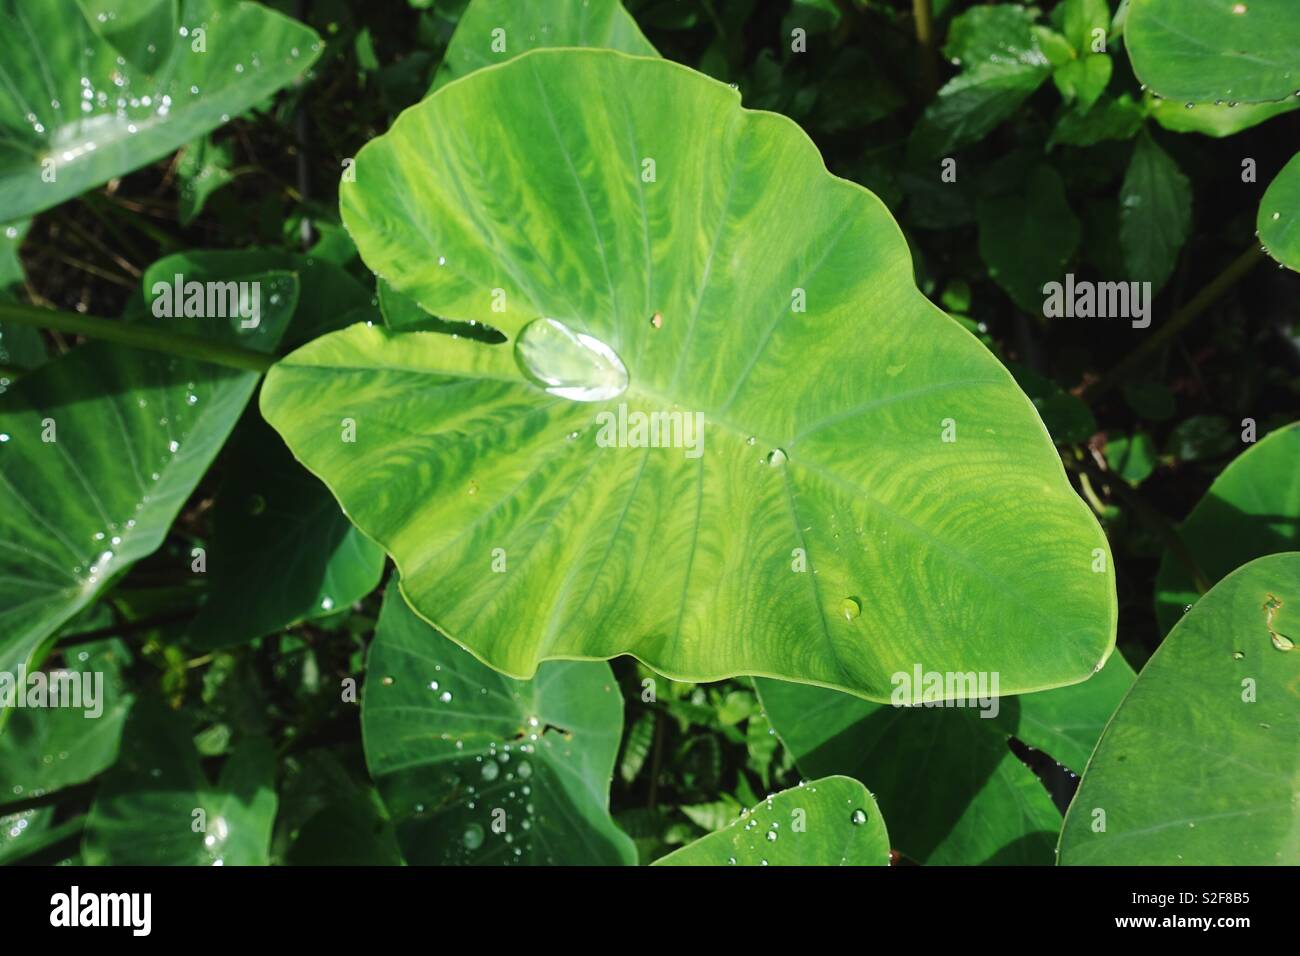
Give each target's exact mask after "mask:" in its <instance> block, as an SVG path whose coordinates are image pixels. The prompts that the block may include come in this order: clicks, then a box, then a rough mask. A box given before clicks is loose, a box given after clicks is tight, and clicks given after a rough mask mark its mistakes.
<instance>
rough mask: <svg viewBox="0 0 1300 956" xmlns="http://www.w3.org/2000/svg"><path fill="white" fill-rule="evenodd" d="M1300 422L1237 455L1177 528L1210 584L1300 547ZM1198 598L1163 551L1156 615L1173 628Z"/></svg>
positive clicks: (1179, 565)
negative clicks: (1298, 464)
mask: <svg viewBox="0 0 1300 956" xmlns="http://www.w3.org/2000/svg"><path fill="white" fill-rule="evenodd" d="M1297 460H1300V423H1297V424H1291V425H1288V426H1287V427H1286V428H1281V429H1278V430H1277V431H1275V432H1272V433H1271V434H1269V435H1267V436H1266V437H1265V438H1264V439H1262V440H1261V441H1260V442H1259V444H1257V445H1252V446H1249V447H1248V448H1247V449H1246V451H1244V452H1242V453H1241V454H1240V455H1238V456H1237V457H1236V458H1235V459H1233V460H1232V462H1230V463H1229V465H1228V467H1227V468H1225V469H1224V470H1223V472H1222V474H1220V475H1219V477H1218V478H1216V479H1215V481H1214V484H1212V485H1211V486H1210V490H1209V491H1207V492H1206V493H1205V496H1204V497H1203V498H1201V500H1200V501H1199V502H1198V503H1197V505H1196V507H1195V508H1193V509H1192V513H1191V514H1190V515H1188V516H1187V520H1186V521H1184V522H1183V524H1182V525H1181V527H1180V528H1179V531H1178V533H1179V536H1180V537H1181V538H1182V540H1183V544H1184V545H1185V546H1186V547H1187V549H1188V551H1189V552H1190V553H1191V555H1192V557H1193V558H1194V559H1195V561H1196V564H1197V567H1199V568H1200V569H1201V571H1203V572H1204V573H1205V576H1206V578H1207V580H1208V581H1209V582H1210V583H1211V584H1213V583H1214V582H1216V581H1218V580H1220V579H1221V578H1222V577H1224V576H1225V575H1226V574H1228V573H1229V572H1230V571H1232V570H1233V569H1234V568H1237V567H1240V566H1241V565H1243V564H1245V563H1246V562H1248V561H1252V560H1254V559H1255V558H1259V557H1263V556H1264V555H1267V554H1276V553H1277V552H1279V551H1292V550H1297V549H1300V470H1297V468H1296V461H1297ZM1195 601H1196V586H1195V584H1194V582H1193V581H1192V577H1191V574H1190V572H1188V571H1187V570H1186V569H1185V568H1184V567H1183V565H1182V563H1181V562H1179V561H1178V560H1177V559H1176V558H1174V557H1173V556H1172V555H1169V554H1166V555H1165V556H1164V557H1163V558H1162V559H1161V561H1160V571H1159V573H1158V574H1157V575H1156V618H1157V620H1158V621H1159V623H1160V629H1161V632H1162V633H1164V632H1168V631H1169V629H1170V628H1172V627H1173V626H1174V624H1176V623H1177V622H1178V619H1179V618H1181V617H1182V615H1183V610H1184V609H1185V608H1187V607H1188V606H1189V605H1191V604H1193V603H1194V602H1195Z"/></svg>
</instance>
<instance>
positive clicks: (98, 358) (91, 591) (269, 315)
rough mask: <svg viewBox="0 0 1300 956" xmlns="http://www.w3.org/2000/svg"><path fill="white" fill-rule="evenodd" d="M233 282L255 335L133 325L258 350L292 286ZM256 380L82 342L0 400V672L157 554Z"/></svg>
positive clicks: (190, 324) (223, 323) (290, 281)
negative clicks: (255, 316) (242, 290)
mask: <svg viewBox="0 0 1300 956" xmlns="http://www.w3.org/2000/svg"><path fill="white" fill-rule="evenodd" d="M228 278H231V279H234V278H235V277H233V276H230V277H228ZM240 278H242V279H244V280H246V281H250V282H251V281H257V282H259V283H260V291H261V296H262V311H261V321H260V324H259V325H258V326H257V327H256V328H253V329H241V328H240V327H239V326H240V324H241V323H240V320H239V319H237V318H233V319H217V318H208V319H196V318H187V319H182V318H175V319H154V318H152V317H150V318H148V319H145V320H142V321H144V322H147V323H154V324H170V325H171V327H174V328H177V329H178V330H180V331H184V332H187V333H190V334H208V335H210V336H211V338H212V339H213V341H219V342H225V343H228V344H237V345H242V346H244V347H247V348H254V349H259V350H262V351H269V350H271V349H273V348H274V347H275V344H276V342H277V341H278V340H279V337H280V335H281V334H282V333H283V331H284V328H285V326H286V325H287V324H288V320H289V317H290V316H291V315H292V314H293V311H294V305H295V303H296V302H297V298H298V283H297V280H296V279H295V278H294V276H292V275H290V274H287V273H276V272H269V273H262V274H260V275H252V276H243V277H240ZM257 379H258V376H257V375H256V374H254V373H252V372H240V371H235V370H232V369H228V368H223V367H220V366H216V365H212V364H209V363H206V362H199V361H195V360H190V359H183V358H174V357H170V356H167V355H163V354H159V353H154V352H145V351H140V350H135V349H130V348H125V347H122V346H118V345H110V344H106V343H102V342H92V343H90V344H88V345H83V346H81V347H79V348H77V349H74V350H73V351H72V352H70V353H68V354H67V355H65V356H63V357H61V358H58V359H56V360H54V361H51V362H48V363H47V364H45V365H43V366H41V367H40V368H38V369H37V370H36V371H34V372H31V373H29V374H28V375H26V376H25V377H24V378H23V379H22V380H21V381H20V382H19V383H18V384H17V385H16V386H14V387H12V388H10V389H9V390H8V391H7V392H5V394H3V395H0V670H8V671H13V670H15V669H16V668H17V667H18V666H20V665H22V664H24V663H26V662H27V661H28V660H29V659H30V656H31V655H32V653H33V652H34V651H35V650H36V649H37V648H38V647H39V646H40V644H41V642H42V641H43V640H45V638H47V637H48V636H49V635H51V634H53V633H54V631H55V630H56V629H57V628H58V626H59V625H60V624H62V623H63V622H64V621H66V620H68V619H69V618H71V617H72V616H73V615H74V614H76V613H77V612H78V611H79V610H81V609H82V608H84V607H86V606H87V605H89V604H90V603H91V602H92V601H94V599H95V597H96V596H97V595H98V594H99V593H100V592H101V591H102V590H103V589H104V587H105V586H106V585H107V584H108V582H109V581H110V580H112V579H113V578H114V577H115V576H116V575H117V574H118V573H120V572H121V571H123V570H125V569H126V568H127V567H128V566H129V565H130V564H131V563H132V562H134V561H137V560H139V559H140V558H143V557H145V556H146V555H148V554H151V553H152V552H153V551H154V550H155V549H157V547H158V546H159V545H160V544H161V543H162V541H163V538H164V537H165V535H166V534H167V530H168V528H170V527H171V523H172V520H173V519H174V518H175V517H176V514H177V512H178V511H179V510H180V508H181V506H182V505H183V504H184V503H185V500H186V498H188V497H189V495H190V493H191V492H192V491H193V490H194V487H195V485H197V484H198V482H199V479H200V478H202V477H203V473H204V472H205V471H206V470H207V468H208V465H209V464H210V463H211V461H212V459H213V458H214V457H215V456H216V454H217V452H218V451H219V450H220V448H221V446H222V444H223V443H224V442H225V440H226V436H227V435H229V434H230V430H231V429H232V428H234V426H235V422H236V421H237V420H238V419H239V415H240V412H241V411H242V410H243V408H244V406H245V405H246V404H247V402H248V399H249V398H250V397H251V395H252V393H253V388H254V387H255V386H256V384H257ZM47 439H50V440H47Z"/></svg>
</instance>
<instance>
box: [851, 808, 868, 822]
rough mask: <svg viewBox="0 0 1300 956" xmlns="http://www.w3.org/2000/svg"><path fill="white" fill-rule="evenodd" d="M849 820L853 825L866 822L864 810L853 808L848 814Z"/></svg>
mask: <svg viewBox="0 0 1300 956" xmlns="http://www.w3.org/2000/svg"><path fill="white" fill-rule="evenodd" d="M849 822H851V823H852V824H853V825H854V826H861V825H862V824H864V823H866V822H867V813H866V811H865V810H854V811H853V812H852V813H851V814H849Z"/></svg>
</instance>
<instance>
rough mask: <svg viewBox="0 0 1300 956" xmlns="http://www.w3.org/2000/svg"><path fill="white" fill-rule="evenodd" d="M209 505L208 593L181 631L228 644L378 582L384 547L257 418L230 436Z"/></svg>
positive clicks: (326, 608)
mask: <svg viewBox="0 0 1300 956" xmlns="http://www.w3.org/2000/svg"><path fill="white" fill-rule="evenodd" d="M228 454H229V456H230V459H231V462H232V470H231V477H230V479H229V481H228V482H227V484H226V485H225V486H224V487H223V488H222V489H221V492H220V494H219V495H218V497H217V502H216V506H215V508H214V509H213V527H214V533H213V537H212V541H211V543H210V545H209V548H208V555H207V573H208V575H209V579H210V581H211V584H210V591H209V594H208V599H207V602H206V603H205V604H204V606H203V609H202V610H201V611H200V612H199V615H198V617H197V618H196V619H195V620H194V623H193V624H191V625H190V627H189V629H188V632H187V636H188V637H189V638H190V639H191V640H192V641H193V642H194V644H195V646H197V647H201V648H214V647H229V646H231V645H234V644H240V643H243V642H245V641H250V640H252V639H253V638H255V637H261V636H262V635H264V634H270V633H272V632H273V631H277V630H279V629H280V628H283V627H286V626H288V625H290V624H293V623H296V622H298V621H302V620H308V619H311V618H316V617H323V616H325V615H327V614H332V613H334V612H335V611H337V610H339V609H342V608H346V607H348V606H349V605H351V604H353V603H355V602H357V601H359V600H361V599H362V598H363V597H365V596H366V595H367V594H369V593H370V592H371V591H373V590H374V589H375V588H376V587H378V586H379V578H380V575H381V574H382V572H383V569H384V552H383V550H382V549H380V548H379V546H378V545H376V544H374V543H373V542H371V541H370V540H368V539H367V538H366V537H365V536H364V535H362V534H361V532H359V531H357V530H356V528H354V527H352V524H351V522H349V521H348V519H347V516H346V515H344V514H343V512H341V511H340V510H339V507H338V504H337V503H336V502H335V501H334V498H333V497H332V496H331V495H330V493H329V491H328V489H326V488H325V487H324V486H323V485H322V484H321V483H320V482H319V481H317V480H316V479H315V478H314V477H312V475H311V474H310V473H309V472H307V471H305V470H304V469H303V468H302V466H300V465H299V464H298V463H297V462H295V461H294V460H293V456H292V455H291V454H289V451H288V449H286V448H285V447H284V442H282V441H281V440H280V437H279V436H278V435H277V434H276V433H275V432H274V431H272V430H271V429H270V428H269V427H267V426H266V425H265V424H264V423H262V422H260V421H256V420H253V421H250V422H249V423H248V429H247V430H246V431H244V433H243V434H242V435H240V436H238V438H237V439H236V441H235V442H233V443H232V446H231V449H230V451H229V453H228Z"/></svg>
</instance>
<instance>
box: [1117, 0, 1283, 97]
mask: <svg viewBox="0 0 1300 956" xmlns="http://www.w3.org/2000/svg"><path fill="white" fill-rule="evenodd" d="M1124 42H1125V43H1126V44H1127V46H1128V51H1129V56H1130V57H1131V58H1132V60H1133V71H1134V72H1135V73H1136V74H1137V76H1138V79H1139V80H1141V81H1142V82H1143V83H1144V84H1145V85H1146V86H1148V87H1150V88H1151V89H1152V90H1154V91H1155V92H1156V93H1158V94H1160V95H1161V96H1163V97H1166V98H1168V99H1172V100H1176V101H1178V102H1180V103H1182V102H1192V103H1210V102H1215V101H1219V100H1222V101H1224V102H1231V103H1259V102H1263V101H1265V100H1282V99H1286V98H1287V97H1288V96H1294V95H1295V94H1296V93H1297V92H1300V18H1297V17H1296V9H1295V4H1294V3H1293V2H1292V0H1243V2H1240V3H1237V2H1233V0H1132V2H1131V3H1130V4H1129V11H1128V20H1127V22H1126V24H1125V26H1124Z"/></svg>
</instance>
